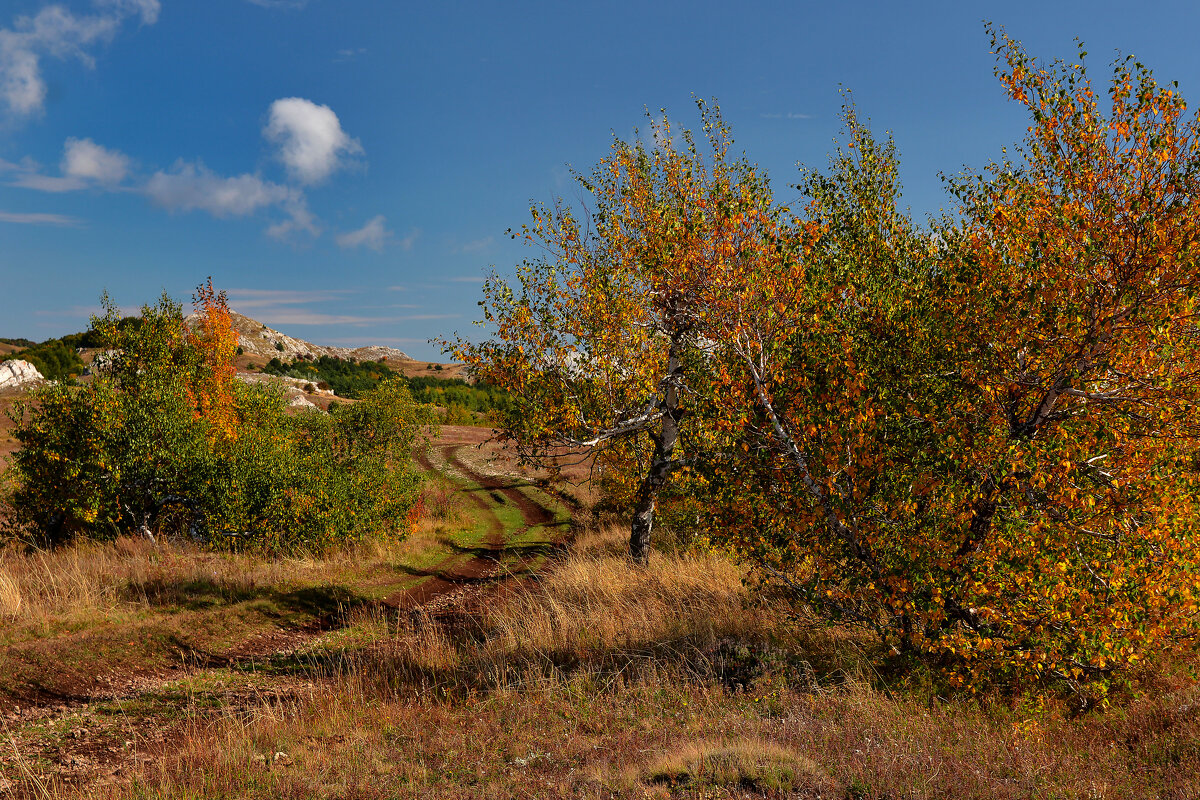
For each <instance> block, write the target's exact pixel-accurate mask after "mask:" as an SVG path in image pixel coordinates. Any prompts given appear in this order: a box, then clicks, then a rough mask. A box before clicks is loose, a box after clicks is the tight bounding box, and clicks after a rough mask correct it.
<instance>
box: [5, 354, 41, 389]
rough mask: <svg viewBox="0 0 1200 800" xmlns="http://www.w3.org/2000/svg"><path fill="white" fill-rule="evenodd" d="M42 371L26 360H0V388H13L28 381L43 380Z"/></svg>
mask: <svg viewBox="0 0 1200 800" xmlns="http://www.w3.org/2000/svg"><path fill="white" fill-rule="evenodd" d="M44 380H45V378H44V377H42V373H40V372H38V369H37V367H35V366H34V365H33V364H30V363H29V362H28V361H21V360H20V359H12V360H11V361H0V389H15V388H17V387H18V386H25V385H26V384H30V383H38V382H40V381H44Z"/></svg>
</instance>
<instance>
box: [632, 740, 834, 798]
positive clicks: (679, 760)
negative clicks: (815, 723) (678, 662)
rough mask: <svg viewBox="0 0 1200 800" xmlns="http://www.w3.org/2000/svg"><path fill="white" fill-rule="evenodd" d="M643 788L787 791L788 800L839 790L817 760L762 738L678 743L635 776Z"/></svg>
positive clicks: (829, 794) (815, 796)
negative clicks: (657, 786) (644, 786)
mask: <svg viewBox="0 0 1200 800" xmlns="http://www.w3.org/2000/svg"><path fill="white" fill-rule="evenodd" d="M633 774H634V775H635V776H636V778H637V780H638V781H639V782H640V783H643V784H649V785H665V786H668V787H670V788H672V789H687V790H698V789H702V788H704V787H722V788H728V789H743V790H749V791H753V792H757V793H772V794H775V793H784V792H786V793H787V796H788V797H795V798H820V797H834V796H835V791H836V786H835V783H834V781H833V780H832V779H831V778H830V776H829V774H828V773H827V772H825V771H824V770H823V769H821V767H819V766H818V765H817V764H816V763H815V762H814V761H813V760H812V759H810V758H807V757H805V756H803V755H800V754H799V753H797V752H796V751H795V750H792V749H791V748H788V747H783V746H781V745H778V744H775V743H773V742H769V741H766V740H763V739H759V738H755V737H752V738H748V739H742V740H739V741H736V742H732V743H714V742H709V741H699V742H695V741H688V742H683V743H681V744H676V745H674V746H672V747H671V748H669V750H668V751H667V752H664V753H661V754H659V755H658V756H656V757H655V758H653V759H652V760H650V761H649V762H648V763H647V764H646V765H644V766H642V767H641V768H639V769H637V770H635V771H634V773H633Z"/></svg>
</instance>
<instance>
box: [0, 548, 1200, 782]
mask: <svg viewBox="0 0 1200 800" xmlns="http://www.w3.org/2000/svg"><path fill="white" fill-rule="evenodd" d="M623 538H624V535H623V533H622V530H621V529H620V527H617V526H608V527H605V528H600V529H593V530H590V531H588V532H584V533H582V534H581V535H580V537H579V541H578V547H577V548H575V549H573V550H572V551H571V553H570V554H569V555H567V556H566V557H565V558H564V559H563V560H562V561H559V562H556V563H555V564H553V565H552V566H551V567H550V568H549V571H548V572H547V573H546V575H545V577H544V578H543V579H541V580H539V581H537V582H535V583H529V584H524V585H518V586H516V587H513V588H511V589H508V590H506V591H503V592H499V593H491V594H488V595H486V596H480V595H478V594H468V595H464V596H460V597H458V598H457V599H455V600H453V601H452V602H450V603H448V604H442V605H441V607H440V608H439V609H438V610H435V611H416V612H403V613H401V614H399V615H396V614H395V613H388V614H381V613H379V612H378V611H374V610H371V609H368V608H363V609H361V610H359V611H357V612H352V613H351V615H350V617H349V621H348V624H349V626H348V627H345V628H342V629H339V630H337V631H335V632H333V633H331V634H328V635H326V636H325V637H323V638H319V639H316V640H313V641H311V642H309V643H307V644H302V645H300V646H299V649H298V650H296V651H295V652H293V653H286V654H283V655H280V656H278V657H276V658H273V659H270V658H268V659H265V660H264V661H262V662H260V664H259V666H257V667H253V666H251V665H250V664H248V663H247V664H244V665H242V666H240V667H236V668H234V669H229V668H216V669H213V670H211V671H209V672H201V673H197V674H195V675H194V676H192V677H187V678H183V679H179V680H178V681H177V682H175V683H170V684H168V685H166V686H164V687H163V688H162V689H160V690H157V691H156V693H155V694H154V695H153V696H152V698H149V699H148V700H143V701H140V703H139V701H135V700H133V699H129V700H126V701H124V703H123V707H124V709H125V710H124V711H123V712H120V713H117V712H116V711H115V709H114V710H113V713H114V714H115V715H116V716H115V719H116V720H122V719H123V720H124V722H120V723H119V724H120V725H123V726H126V727H128V726H167V728H168V730H169V732H170V733H169V740H167V741H164V742H163V743H162V744H161V745H155V746H154V747H155V748H156V749H153V750H151V753H152V757H150V758H148V759H144V760H142V761H141V762H138V763H139V766H137V767H136V768H129V769H131V770H132V772H128V771H127V772H124V773H122V774H124V775H125V778H124V781H129V780H131V779H132V782H128V783H127V782H124V781H122V782H118V783H116V784H113V785H96V784H91V785H89V786H88V787H87V788H86V789H84V790H80V794H81V795H83V796H87V797H92V798H114V799H115V798H159V797H162V798H167V797H171V798H209V797H247V798H251V797H258V798H267V797H316V798H322V797H329V798H332V797H349V798H364V799H365V798H390V797H428V796H435V795H436V796H438V797H448V798H456V797H462V798H467V797H479V796H496V797H511V796H537V797H585V798H586V797H595V798H602V797H607V798H613V797H630V798H633V797H661V798H664V799H665V798H668V797H675V796H704V797H712V798H735V797H739V798H740V797H747V796H751V797H756V796H764V797H780V796H786V797H801V798H806V797H807V798H837V800H860V799H862V798H878V799H881V798H888V797H913V798H937V797H981V798H982V797H987V798H1014V799H1015V798H1027V797H1089V796H1094V797H1104V798H1186V797H1189V796H1191V795H1190V794H1189V793H1190V792H1191V791H1192V789H1193V778H1194V775H1195V774H1196V771H1197V770H1200V725H1198V724H1197V720H1196V717H1195V715H1194V714H1193V713H1192V711H1191V709H1192V708H1193V705H1194V703H1195V702H1196V698H1197V689H1196V686H1195V683H1194V681H1192V680H1191V679H1188V678H1186V677H1183V673H1184V672H1185V671H1186V670H1187V669H1188V668H1189V666H1190V665H1189V664H1187V663H1182V662H1180V663H1176V664H1175V665H1174V667H1173V668H1172V669H1170V670H1164V671H1161V672H1159V673H1156V674H1154V675H1150V674H1144V675H1143V676H1142V677H1143V678H1144V680H1145V683H1144V684H1143V692H1142V693H1141V694H1140V696H1138V697H1128V696H1124V695H1121V696H1114V697H1113V698H1112V701H1113V707H1112V708H1110V709H1109V711H1108V712H1106V713H1090V714H1085V715H1083V716H1073V715H1072V714H1071V713H1070V708H1069V707H1068V706H1061V705H1057V704H1053V703H1051V704H1048V705H1039V704H1036V703H1030V702H1026V701H1022V700H1017V701H1013V700H1012V699H1008V698H1004V697H1003V696H982V697H974V698H972V697H968V696H959V697H956V698H949V699H947V698H945V697H939V696H938V695H937V694H936V693H933V692H931V691H930V686H929V685H928V684H926V683H923V682H922V679H921V678H920V677H919V676H915V675H911V674H910V675H909V676H908V677H907V678H897V677H896V676H894V675H892V676H889V675H888V673H886V672H884V671H881V670H880V665H881V664H882V663H883V662H881V661H880V660H879V656H880V655H882V654H881V652H880V650H879V649H878V648H877V646H876V645H875V644H874V643H873V642H872V640H871V638H870V637H869V635H867V634H865V633H863V632H858V633H856V632H854V631H851V630H842V629H829V628H825V627H808V626H806V625H801V626H799V627H797V626H796V625H792V624H783V623H781V619H782V616H783V612H784V611H785V610H786V603H785V604H783V605H777V603H778V602H779V601H777V600H767V599H763V598H759V597H756V596H754V595H752V594H751V593H749V592H748V590H747V588H746V586H745V584H744V583H743V581H742V577H743V573H742V571H741V570H740V569H737V568H735V567H733V566H732V565H730V563H729V561H728V560H727V559H726V558H725V557H724V556H722V555H720V554H718V553H713V552H706V551H693V552H678V553H675V554H669V555H668V554H662V555H660V554H656V555H655V557H654V558H653V559H651V561H650V563H649V564H648V566H646V567H645V568H640V569H637V570H632V571H631V570H629V569H628V568H624V569H621V570H616V569H614V565H615V563H616V561H617V560H618V559H620V553H621V549H622V542H623ZM132 546H134V547H135V548H137V550H136V554H135V553H134V552H132V551H126V552H125V553H123V554H117V553H115V551H111V550H110V551H108V552H113V553H114V555H119V557H120V558H123V559H125V560H127V561H132V562H137V561H138V560H141V559H142V558H144V557H145V555H146V554H148V553H149V552H150V551H152V549H153V548H149V546H148V545H145V544H144V543H133V545H132ZM88 547H92V548H97V547H99V548H101V549H104V548H112V547H113V546H112V545H89V546H88ZM330 555H331V556H332V560H328V559H329V557H326V559H325V560H314V561H310V562H300V565H301V566H303V564H305V563H306V564H308V566H307V567H303V568H304V569H308V570H318V569H322V568H323V569H329V570H331V575H332V574H337V573H338V571H339V570H342V569H346V568H347V567H348V566H349V564H350V563H351V562H353V561H354V560H355V559H356V558H357V559H361V558H362V553H361V551H358V552H355V553H350V554H347V555H344V556H343V555H335V554H330ZM83 557H84V558H87V557H89V556H87V555H86V554H85V555H84V556H83ZM177 557H178V558H180V559H181V560H182V561H184V562H186V561H187V560H188V559H189V558H194V557H196V556H188V555H187V554H186V553H180V554H179V555H178V556H177ZM212 557H213V556H205V558H212ZM219 558H220V559H245V558H247V557H245V556H228V555H225V556H219ZM339 564H340V565H342V566H341V567H340V568H339V567H337V565H339ZM110 566H112V567H114V568H116V570H115V572H116V574H119V573H120V567H119V566H118V564H117V563H116V562H115V561H114V562H113V563H111V564H110ZM207 566H208V565H203V566H202V565H201V564H196V565H195V566H193V567H185V569H194V570H195V572H196V573H197V574H199V573H201V571H202V570H203V569H205V568H207ZM237 567H247V568H249V569H248V572H247V573H246V574H245V575H244V576H242V577H239V576H238V572H237ZM218 568H219V570H220V574H224V575H227V576H228V577H229V579H230V580H233V581H240V582H242V585H246V584H248V583H249V582H250V581H251V580H254V581H256V582H257V585H259V586H263V585H266V584H267V583H268V582H270V581H276V580H294V579H295V578H289V577H288V576H286V575H282V574H280V573H275V574H274V575H272V574H270V572H269V571H270V570H271V569H272V568H271V567H269V566H266V564H265V562H258V561H247V562H246V563H245V564H240V563H239V564H236V565H235V564H234V563H233V561H230V562H229V566H228V567H218ZM264 569H265V570H267V571H265V572H264V571H263V570H264ZM303 574H304V573H301V575H303ZM129 577H131V578H135V579H136V578H138V577H139V576H134V575H130V576H129ZM300 579H303V578H300ZM93 596H94V595H93ZM601 608H603V609H606V610H607V612H608V613H607V614H605V615H604V616H603V619H602V623H603V624H602V626H601V629H600V630H598V631H597V632H596V633H595V634H594V635H592V634H590V633H589V631H591V630H593V629H595V628H596V627H597V623H598V622H599V621H601V612H600V609H601ZM535 609H536V614H537V617H536V618H535V619H532V620H531V619H530V618H529V617H530V614H531V612H533V611H534V610H535ZM643 610H646V611H645V612H643ZM256 676H257V677H256ZM263 678H266V679H267V680H269V681H271V682H274V683H275V684H276V685H288V686H291V685H298V686H300V687H305V686H307V687H309V688H307V689H304V690H303V691H302V692H300V693H289V694H286V695H284V696H282V697H281V696H278V695H277V694H272V693H270V692H267V691H265V687H266V686H269V685H270V684H269V683H267V684H264V683H262V682H261V681H262V680H263ZM254 687H257V688H254ZM247 691H249V694H250V699H249V700H247V699H246V696H247ZM255 695H261V699H259V700H255V699H253V698H254V696H255ZM100 708H101V709H103V708H105V706H103V705H101V706H100ZM94 724H96V723H94V722H85V721H84V720H82V719H79V720H74V721H73V720H72V719H67V720H64V722H63V725H64V726H65V727H64V730H65V729H67V728H70V729H72V730H78V729H79V727H80V726H84V727H86V726H87V725H94ZM117 735H118V736H123V737H125V738H129V734H128V733H124V732H118V733H117ZM28 766H29V767H30V768H31V769H33V768H34V766H35V765H32V764H29V765H28ZM3 775H5V776H9V777H11V778H13V779H15V778H17V777H19V768H18V767H17V765H15V764H12V763H11V762H10V764H9V766H8V768H7V769H6V770H5V771H4V773H3ZM42 788H43V790H44V791H46V792H49V793H52V794H54V795H56V796H60V797H68V796H76V790H74V789H72V787H71V785H69V784H55V783H53V782H43V785H42ZM29 792H30V795H31V796H36V795H37V794H38V790H37V789H36V788H34V787H32V786H30V787H29Z"/></svg>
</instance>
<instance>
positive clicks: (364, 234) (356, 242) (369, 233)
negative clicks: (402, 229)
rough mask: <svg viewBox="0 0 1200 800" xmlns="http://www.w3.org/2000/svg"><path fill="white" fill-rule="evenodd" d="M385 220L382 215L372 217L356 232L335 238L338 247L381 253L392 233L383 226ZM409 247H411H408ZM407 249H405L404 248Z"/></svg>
mask: <svg viewBox="0 0 1200 800" xmlns="http://www.w3.org/2000/svg"><path fill="white" fill-rule="evenodd" d="M385 222H387V220H386V219H385V218H384V216H383V214H380V215H378V216H375V217H372V218H371V219H370V220H368V221H367V224H366V225H363V226H362V227H361V228H359V229H358V230H356V231H349V232H348V233H343V234H341V235H340V236H338V237H337V243H338V247H341V248H342V249H349V248H351V247H367V248H370V249H371V250H374V251H375V252H376V253H382V252H383V246H384V245H385V244H387V242H388V240H389V239H391V238H392V232H391V231H389V230H388V229H387V227H386V225H385V224H384V223H385ZM410 246H411V245H410ZM405 249H407V248H405Z"/></svg>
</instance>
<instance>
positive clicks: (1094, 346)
mask: <svg viewBox="0 0 1200 800" xmlns="http://www.w3.org/2000/svg"><path fill="white" fill-rule="evenodd" d="M994 42H995V47H996V52H997V53H998V55H999V58H1000V60H1001V67H1000V68H999V70H998V76H999V78H1000V80H1001V81H1002V83H1003V85H1004V86H1005V88H1006V90H1007V91H1008V93H1009V94H1010V96H1011V97H1012V98H1013V99H1015V100H1016V101H1018V102H1020V103H1022V104H1023V105H1025V106H1026V107H1027V108H1028V109H1029V112H1030V115H1031V125H1030V128H1029V132H1028V136H1027V137H1026V139H1025V142H1024V144H1023V147H1021V148H1020V149H1019V150H1018V151H1017V154H1016V157H1015V158H1014V159H1012V160H1006V161H1003V162H1000V163H996V164H993V165H991V167H989V169H988V170H987V172H986V173H985V174H984V175H980V176H977V177H975V178H973V179H966V180H962V181H959V182H956V184H955V189H956V191H957V193H958V196H959V197H960V198H961V200H962V219H961V221H959V222H941V223H939V224H937V225H936V226H935V228H934V229H933V230H931V231H928V232H927V233H925V234H920V235H914V234H913V233H912V231H911V229H910V227H909V226H908V223H907V222H906V221H905V220H904V219H903V216H902V215H899V214H898V213H896V212H895V210H894V205H893V204H892V203H891V201H890V198H892V197H893V196H894V193H895V192H894V186H895V180H894V178H895V168H894V158H893V157H894V154H893V153H891V151H890V148H889V147H886V146H884V147H880V146H879V145H876V144H873V143H872V141H871V140H870V138H869V135H868V134H866V132H865V131H864V130H863V129H862V128H860V127H858V126H855V125H851V137H850V138H851V141H850V143H849V144H848V146H847V147H848V150H849V152H845V153H840V154H839V155H838V156H836V157H835V160H834V165H833V167H834V168H833V170H832V172H831V174H830V176H828V178H827V179H823V180H817V181H816V182H809V183H808V188H809V190H810V194H812V195H813V197H814V205H813V207H812V209H810V214H809V217H810V222H812V223H814V224H815V226H816V227H810V228H809V229H808V233H807V235H808V237H809V238H808V240H807V243H806V244H805V245H804V252H805V256H804V258H803V259H802V260H801V261H799V262H797V264H795V265H794V266H792V267H791V268H790V269H791V276H790V277H788V278H787V279H786V283H784V284H775V285H773V284H771V283H770V281H768V280H765V279H764V280H763V281H761V282H760V288H757V289H753V287H750V288H747V289H746V294H745V295H744V296H743V298H742V300H741V301H740V303H741V307H740V309H739V310H738V313H736V314H733V313H731V314H729V315H727V317H726V319H727V322H726V330H727V331H728V338H729V340H730V341H732V342H734V346H733V348H732V352H733V353H734V355H735V356H736V359H735V360H734V361H732V362H730V363H732V364H740V365H741V368H742V372H740V373H739V372H738V371H737V370H736V369H734V368H733V367H730V374H729V376H728V379H727V381H726V383H727V386H728V387H729V389H730V397H731V398H733V399H734V400H735V402H734V403H733V407H734V408H738V407H741V408H744V409H747V410H746V411H745V412H744V414H745V418H744V421H743V423H742V424H743V430H744V432H745V433H746V436H747V453H748V454H749V455H748V457H747V459H746V462H747V463H750V464H752V465H753V466H754V469H753V470H752V471H750V472H741V473H738V474H737V476H736V479H735V480H732V481H731V482H730V483H729V484H728V486H727V488H726V491H727V492H729V493H730V495H731V501H730V502H726V503H725V504H724V506H723V507H724V508H742V509H746V511H745V512H744V513H743V514H742V515H740V519H741V524H740V525H737V526H734V527H735V528H736V530H737V531H738V532H739V535H740V536H741V537H742V539H743V541H745V542H746V543H747V546H748V547H749V548H750V549H751V550H753V551H754V552H756V553H757V554H758V555H759V560H760V563H762V564H763V565H764V569H765V570H766V571H767V572H768V574H770V575H771V576H772V577H773V578H774V579H775V580H776V581H778V582H779V583H781V584H783V585H785V586H787V587H789V588H790V589H791V590H792V591H794V592H795V594H796V596H797V597H798V598H800V599H802V600H803V601H804V602H806V603H808V604H810V605H812V606H813V607H815V608H818V609H819V610H821V611H823V612H825V613H827V614H832V615H834V616H839V617H842V618H846V619H850V620H853V621H857V622H860V623H865V624H868V625H870V626H872V627H874V628H875V629H876V630H877V631H879V632H880V633H881V634H882V635H883V636H884V638H885V640H887V641H889V642H891V643H893V644H894V645H896V646H897V648H899V649H900V650H907V651H909V652H914V653H918V654H922V655H925V656H928V657H933V658H934V659H935V660H937V661H938V662H939V663H942V664H943V665H945V666H947V667H948V668H949V670H950V673H951V675H952V677H953V678H954V679H955V680H960V681H968V682H973V681H976V680H984V679H997V678H1000V679H1004V680H1009V681H1013V682H1024V681H1029V680H1035V681H1061V682H1064V683H1065V684H1067V685H1070V686H1074V687H1076V688H1077V689H1082V687H1083V685H1084V684H1085V683H1086V682H1087V681H1089V680H1092V679H1101V681H1102V680H1103V679H1104V678H1105V677H1106V676H1108V675H1110V674H1111V673H1112V672H1113V671H1114V670H1115V669H1117V668H1119V667H1122V666H1127V665H1129V664H1132V663H1136V662H1137V661H1139V660H1141V659H1144V658H1146V657H1148V656H1149V655H1151V654H1153V653H1155V652H1157V651H1158V650H1159V649H1161V648H1164V647H1167V646H1169V645H1170V644H1172V643H1176V642H1180V641H1190V640H1192V639H1193V638H1194V636H1195V635H1196V632H1197V631H1196V622H1197V619H1198V617H1197V612H1198V611H1200V571H1198V570H1200V549H1198V545H1200V538H1198V536H1200V529H1198V525H1200V523H1198V521H1197V508H1196V499H1197V483H1196V481H1197V469H1196V460H1195V454H1196V449H1197V444H1198V443H1200V439H1198V438H1197V434H1198V433H1200V431H1198V430H1197V422H1196V419H1197V418H1196V413H1197V407H1196V402H1197V399H1198V393H1200V358H1198V357H1200V350H1198V348H1200V338H1198V337H1197V328H1196V319H1195V312H1196V304H1197V291H1198V289H1200V276H1198V274H1197V266H1196V265H1197V263H1198V261H1197V256H1198V255H1200V249H1198V248H1200V225H1198V222H1200V219H1198V214H1200V211H1198V210H1197V205H1196V202H1195V197H1196V190H1197V188H1198V186H1197V182H1196V181H1197V176H1198V175H1200V141H1198V139H1197V133H1198V130H1200V129H1198V123H1197V119H1196V117H1194V116H1190V117H1189V116H1187V115H1186V106H1185V104H1184V102H1183V100H1182V99H1181V98H1180V97H1179V95H1178V93H1177V91H1176V90H1175V89H1174V88H1173V87H1171V88H1168V87H1161V86H1159V85H1157V84H1156V83H1155V82H1154V80H1153V78H1152V76H1151V74H1150V72H1149V71H1148V70H1146V69H1145V68H1144V67H1142V66H1141V65H1140V64H1137V63H1135V62H1133V61H1132V60H1127V61H1123V62H1120V63H1118V64H1116V65H1115V67H1114V72H1113V79H1112V82H1111V85H1110V87H1109V89H1108V93H1107V95H1108V97H1107V102H1106V103H1102V102H1101V99H1100V97H1098V96H1097V92H1096V90H1095V89H1093V87H1092V84H1091V82H1090V81H1089V79H1088V77H1087V73H1086V70H1085V69H1084V66H1083V65H1082V60H1083V54H1082V53H1081V54H1080V60H1079V63H1075V64H1062V63H1059V62H1054V63H1051V64H1048V65H1042V64H1038V63H1037V62H1035V61H1034V60H1033V59H1031V58H1030V57H1029V56H1028V55H1027V54H1026V53H1025V52H1024V51H1023V49H1022V48H1021V47H1020V45H1019V44H1018V43H1017V42H1014V41H1012V40H1011V39H1009V38H1007V37H1006V36H1004V35H1003V34H1002V33H998V34H996V36H995V39H994ZM766 277H769V276H764V278H766ZM797 285H802V286H804V287H806V288H805V291H803V292H799V293H797V292H791V293H790V294H789V291H790V290H789V288H788V287H790V286H797ZM746 309H750V311H751V313H749V314H748V313H746ZM738 387H741V391H742V392H743V394H742V395H741V396H739V395H738V394H737V393H736V390H737V389H738ZM752 476H753V477H752ZM751 496H753V497H758V498H760V499H761V500H763V501H764V502H761V503H746V502H745V498H746V497H751ZM732 500H736V501H737V502H736V503H735V502H732Z"/></svg>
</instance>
